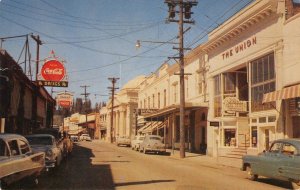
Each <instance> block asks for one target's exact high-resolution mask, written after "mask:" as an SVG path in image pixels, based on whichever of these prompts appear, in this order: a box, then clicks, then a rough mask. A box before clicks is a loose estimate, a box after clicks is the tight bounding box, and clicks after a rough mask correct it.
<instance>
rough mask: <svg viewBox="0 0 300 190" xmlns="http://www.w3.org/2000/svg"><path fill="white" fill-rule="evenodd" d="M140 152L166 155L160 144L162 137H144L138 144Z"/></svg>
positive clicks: (163, 147)
mask: <svg viewBox="0 0 300 190" xmlns="http://www.w3.org/2000/svg"><path fill="white" fill-rule="evenodd" d="M139 151H140V152H144V153H145V154H146V153H147V152H155V153H161V154H165V153H166V147H165V145H164V144H163V143H162V137H160V136H158V135H146V136H145V139H144V140H143V142H141V144H140V149H139Z"/></svg>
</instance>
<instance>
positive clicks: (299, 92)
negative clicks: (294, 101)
mask: <svg viewBox="0 0 300 190" xmlns="http://www.w3.org/2000/svg"><path fill="white" fill-rule="evenodd" d="M296 97H300V84H297V85H293V86H289V87H285V88H283V89H282V90H277V91H274V92H269V93H266V94H264V96H263V101H262V102H263V103H267V102H274V101H277V100H284V99H290V98H296Z"/></svg>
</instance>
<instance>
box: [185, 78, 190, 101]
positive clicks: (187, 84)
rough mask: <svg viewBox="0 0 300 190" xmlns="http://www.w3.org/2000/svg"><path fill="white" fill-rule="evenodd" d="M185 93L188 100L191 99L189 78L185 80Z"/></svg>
mask: <svg viewBox="0 0 300 190" xmlns="http://www.w3.org/2000/svg"><path fill="white" fill-rule="evenodd" d="M185 91H186V92H185V95H186V97H187V98H188V97H189V78H188V77H186V78H185Z"/></svg>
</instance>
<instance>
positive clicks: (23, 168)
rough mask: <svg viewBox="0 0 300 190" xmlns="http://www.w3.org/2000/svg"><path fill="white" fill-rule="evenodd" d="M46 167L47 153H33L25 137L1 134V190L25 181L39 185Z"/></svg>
mask: <svg viewBox="0 0 300 190" xmlns="http://www.w3.org/2000/svg"><path fill="white" fill-rule="evenodd" d="M44 167H45V153H44V152H36V153H33V151H32V149H31V147H30V145H29V143H28V141H27V140H26V138H25V137H23V136H21V135H17V134H5V133H3V134H0V189H1V188H2V187H5V186H9V185H11V184H13V183H15V182H17V181H19V180H23V179H30V180H31V182H33V183H34V184H37V183H38V179H37V178H38V176H39V175H40V174H41V171H42V170H43V168H44Z"/></svg>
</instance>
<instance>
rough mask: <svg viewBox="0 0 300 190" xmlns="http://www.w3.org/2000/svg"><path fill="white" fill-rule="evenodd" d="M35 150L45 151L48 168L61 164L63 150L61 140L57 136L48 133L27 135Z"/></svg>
mask: <svg viewBox="0 0 300 190" xmlns="http://www.w3.org/2000/svg"><path fill="white" fill-rule="evenodd" d="M25 137H26V139H27V140H28V142H29V144H30V145H31V148H32V150H33V152H41V151H42V152H45V163H46V168H47V170H49V169H50V168H54V167H57V166H59V165H60V163H61V162H62V159H63V150H62V149H61V147H60V146H59V144H61V143H60V142H58V141H56V139H55V137H54V136H52V135H48V134H34V135H28V136H25Z"/></svg>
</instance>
